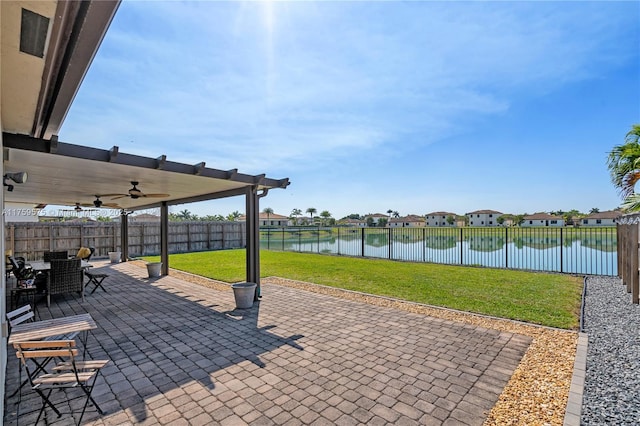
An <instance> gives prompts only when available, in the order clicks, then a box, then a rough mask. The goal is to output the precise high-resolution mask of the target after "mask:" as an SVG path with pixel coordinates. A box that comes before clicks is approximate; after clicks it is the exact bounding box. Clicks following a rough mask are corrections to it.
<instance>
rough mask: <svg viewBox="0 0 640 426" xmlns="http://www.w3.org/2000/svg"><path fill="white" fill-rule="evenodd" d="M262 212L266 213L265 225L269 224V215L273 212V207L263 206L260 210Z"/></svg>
mask: <svg viewBox="0 0 640 426" xmlns="http://www.w3.org/2000/svg"><path fill="white" fill-rule="evenodd" d="M262 213H266V214H267V226H269V225H270V220H271V215H272V214H273V209H272V208H271V207H265V208H264V210H262Z"/></svg>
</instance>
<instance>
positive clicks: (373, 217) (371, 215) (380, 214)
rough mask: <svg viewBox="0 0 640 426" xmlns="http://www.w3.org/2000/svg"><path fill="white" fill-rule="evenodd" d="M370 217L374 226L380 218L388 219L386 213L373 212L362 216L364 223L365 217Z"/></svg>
mask: <svg viewBox="0 0 640 426" xmlns="http://www.w3.org/2000/svg"><path fill="white" fill-rule="evenodd" d="M369 218H371V220H372V221H373V225H374V226H378V222H379V221H380V219H385V220H387V221H388V220H389V216H387V215H386V214H382V213H375V214H368V215H366V216H365V217H364V220H365V223H366V222H367V219H369Z"/></svg>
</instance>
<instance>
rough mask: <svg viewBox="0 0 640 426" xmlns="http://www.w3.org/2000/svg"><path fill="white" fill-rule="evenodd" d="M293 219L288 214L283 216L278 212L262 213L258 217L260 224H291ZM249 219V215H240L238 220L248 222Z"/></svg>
mask: <svg viewBox="0 0 640 426" xmlns="http://www.w3.org/2000/svg"><path fill="white" fill-rule="evenodd" d="M290 220H291V219H289V217H288V216H283V215H281V214H276V213H270V214H267V213H260V215H259V217H258V221H259V222H258V226H289V222H290ZM246 221H247V217H246V216H245V215H242V216H240V217H238V219H237V222H246Z"/></svg>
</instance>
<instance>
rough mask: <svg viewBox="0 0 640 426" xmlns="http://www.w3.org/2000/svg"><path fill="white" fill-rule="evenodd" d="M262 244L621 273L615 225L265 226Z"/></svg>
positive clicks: (453, 262) (276, 247) (364, 254)
mask: <svg viewBox="0 0 640 426" xmlns="http://www.w3.org/2000/svg"><path fill="white" fill-rule="evenodd" d="M260 243H261V248H264V249H269V250H282V251H295V252H308V253H327V254H339V255H346V256H359V257H372V258H381V259H393V260H406V261H413V262H430V263H442V264H448V265H475V266H486V267H493V268H508V269H522V270H533V271H549V272H564V273H575V274H596V275H617V273H618V260H617V234H616V228H613V227H589V228H587V227H581V228H560V227H558V228H551V227H545V228H533V227H531V228H524V227H523V228H520V227H514V228H502V227H500V228H497V227H496V228H483V227H464V228H436V227H432V228H418V227H407V228H349V227H309V226H306V227H282V228H274V227H271V228H263V229H262V230H261V235H260Z"/></svg>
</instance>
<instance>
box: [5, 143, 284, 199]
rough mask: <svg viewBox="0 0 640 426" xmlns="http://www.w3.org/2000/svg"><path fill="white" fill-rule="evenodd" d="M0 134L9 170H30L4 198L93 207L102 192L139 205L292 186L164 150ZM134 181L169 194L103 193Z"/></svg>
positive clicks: (125, 189) (124, 187)
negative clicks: (177, 158)
mask: <svg viewBox="0 0 640 426" xmlns="http://www.w3.org/2000/svg"><path fill="white" fill-rule="evenodd" d="M2 138H3V142H4V171H5V173H13V172H27V174H28V180H27V182H26V183H24V184H14V190H13V191H11V192H9V191H5V193H4V197H5V201H6V202H10V203H27V204H31V205H37V204H54V205H68V206H73V205H75V203H80V204H81V205H84V206H86V207H92V206H93V201H94V200H95V199H96V195H98V196H100V197H101V198H100V199H101V201H102V202H103V203H104V204H112V203H115V204H116V206H111V207H112V208H122V209H127V210H139V209H145V208H150V207H157V206H159V205H160V204H161V203H162V202H166V203H167V205H175V204H183V203H188V202H196V201H204V200H211V199H216V198H224V197H230V196H235V195H244V194H246V188H247V187H253V186H256V188H257V189H258V190H268V189H271V188H286V187H287V186H288V185H289V180H288V179H287V178H285V179H270V178H267V177H265V176H264V175H257V176H254V175H247V174H243V173H238V171H237V170H236V169H233V170H218V169H212V168H207V167H206V165H205V163H198V164H184V163H177V162H172V161H169V160H168V159H166V157H165V156H162V155H160V156H158V157H156V158H150V157H142V156H138V155H132V154H126V153H122V152H119V149H118V147H113V148H112V149H110V150H103V149H96V148H90V147H85V146H79V145H72V144H68V143H62V142H57V141H56V140H55V139H54V140H53V141H51V140H44V139H37V138H32V137H27V136H23V135H15V134H8V133H4V134H3V135H2ZM132 181H137V182H138V183H139V184H138V186H137V187H138V189H139V190H140V191H142V192H143V193H144V194H168V196H166V197H157V198H155V197H154V198H151V197H140V198H137V199H134V198H132V197H129V196H117V195H105V194H123V195H125V194H127V193H128V190H129V189H130V188H131V187H132V184H131V182H132ZM105 207H107V206H105ZM107 208H109V207H107Z"/></svg>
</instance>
